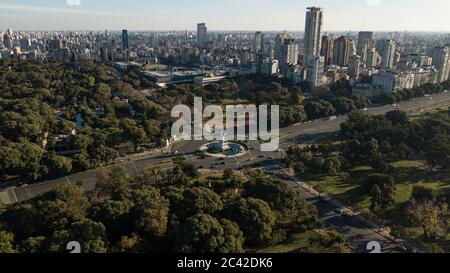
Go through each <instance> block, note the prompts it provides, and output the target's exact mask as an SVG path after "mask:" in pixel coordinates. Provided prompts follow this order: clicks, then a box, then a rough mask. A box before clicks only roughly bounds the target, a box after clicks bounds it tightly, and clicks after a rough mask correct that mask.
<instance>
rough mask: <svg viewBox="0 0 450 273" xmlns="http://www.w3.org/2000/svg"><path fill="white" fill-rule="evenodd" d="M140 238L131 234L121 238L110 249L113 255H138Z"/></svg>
mask: <svg viewBox="0 0 450 273" xmlns="http://www.w3.org/2000/svg"><path fill="white" fill-rule="evenodd" d="M141 244H142V238H141V237H140V236H139V235H138V234H136V233H133V234H131V235H130V236H123V237H122V238H121V239H120V240H119V242H118V243H117V244H116V245H115V246H114V247H113V248H112V252H115V253H139V252H141Z"/></svg>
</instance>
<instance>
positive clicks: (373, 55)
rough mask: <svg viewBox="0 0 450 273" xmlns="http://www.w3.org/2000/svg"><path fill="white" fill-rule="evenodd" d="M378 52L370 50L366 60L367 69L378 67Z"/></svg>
mask: <svg viewBox="0 0 450 273" xmlns="http://www.w3.org/2000/svg"><path fill="white" fill-rule="evenodd" d="M378 57H379V55H378V52H377V51H376V50H375V48H372V49H370V50H369V51H368V52H367V59H366V67H367V68H374V67H376V66H378Z"/></svg>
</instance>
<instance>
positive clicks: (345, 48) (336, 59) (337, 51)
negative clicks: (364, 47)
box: [333, 36, 351, 66]
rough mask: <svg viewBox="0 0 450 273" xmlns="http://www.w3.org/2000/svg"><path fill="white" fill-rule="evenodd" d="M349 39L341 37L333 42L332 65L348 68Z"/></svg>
mask: <svg viewBox="0 0 450 273" xmlns="http://www.w3.org/2000/svg"><path fill="white" fill-rule="evenodd" d="M350 42H351V41H350V38H348V37H345V36H341V37H339V38H337V39H336V40H335V41H334V47H333V64H334V65H338V66H348V61H349V58H350Z"/></svg>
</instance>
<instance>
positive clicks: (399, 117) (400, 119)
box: [386, 111, 409, 125]
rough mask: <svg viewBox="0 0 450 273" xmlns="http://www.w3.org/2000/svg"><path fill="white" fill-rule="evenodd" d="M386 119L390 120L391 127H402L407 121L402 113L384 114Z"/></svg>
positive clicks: (406, 116)
mask: <svg viewBox="0 0 450 273" xmlns="http://www.w3.org/2000/svg"><path fill="white" fill-rule="evenodd" d="M386 118H387V119H388V120H390V121H391V122H392V124H393V125H404V124H406V123H408V121H409V118H408V115H407V114H406V113H405V112H402V111H391V112H388V113H386Z"/></svg>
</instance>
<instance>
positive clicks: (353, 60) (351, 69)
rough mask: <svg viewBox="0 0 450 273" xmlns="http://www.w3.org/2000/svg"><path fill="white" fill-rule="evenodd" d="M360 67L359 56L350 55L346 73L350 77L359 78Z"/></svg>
mask: <svg viewBox="0 0 450 273" xmlns="http://www.w3.org/2000/svg"><path fill="white" fill-rule="evenodd" d="M360 68H361V57H360V56H358V55H353V56H351V57H350V60H349V63H348V72H347V74H348V75H349V76H350V79H353V80H358V79H359V73H360Z"/></svg>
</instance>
